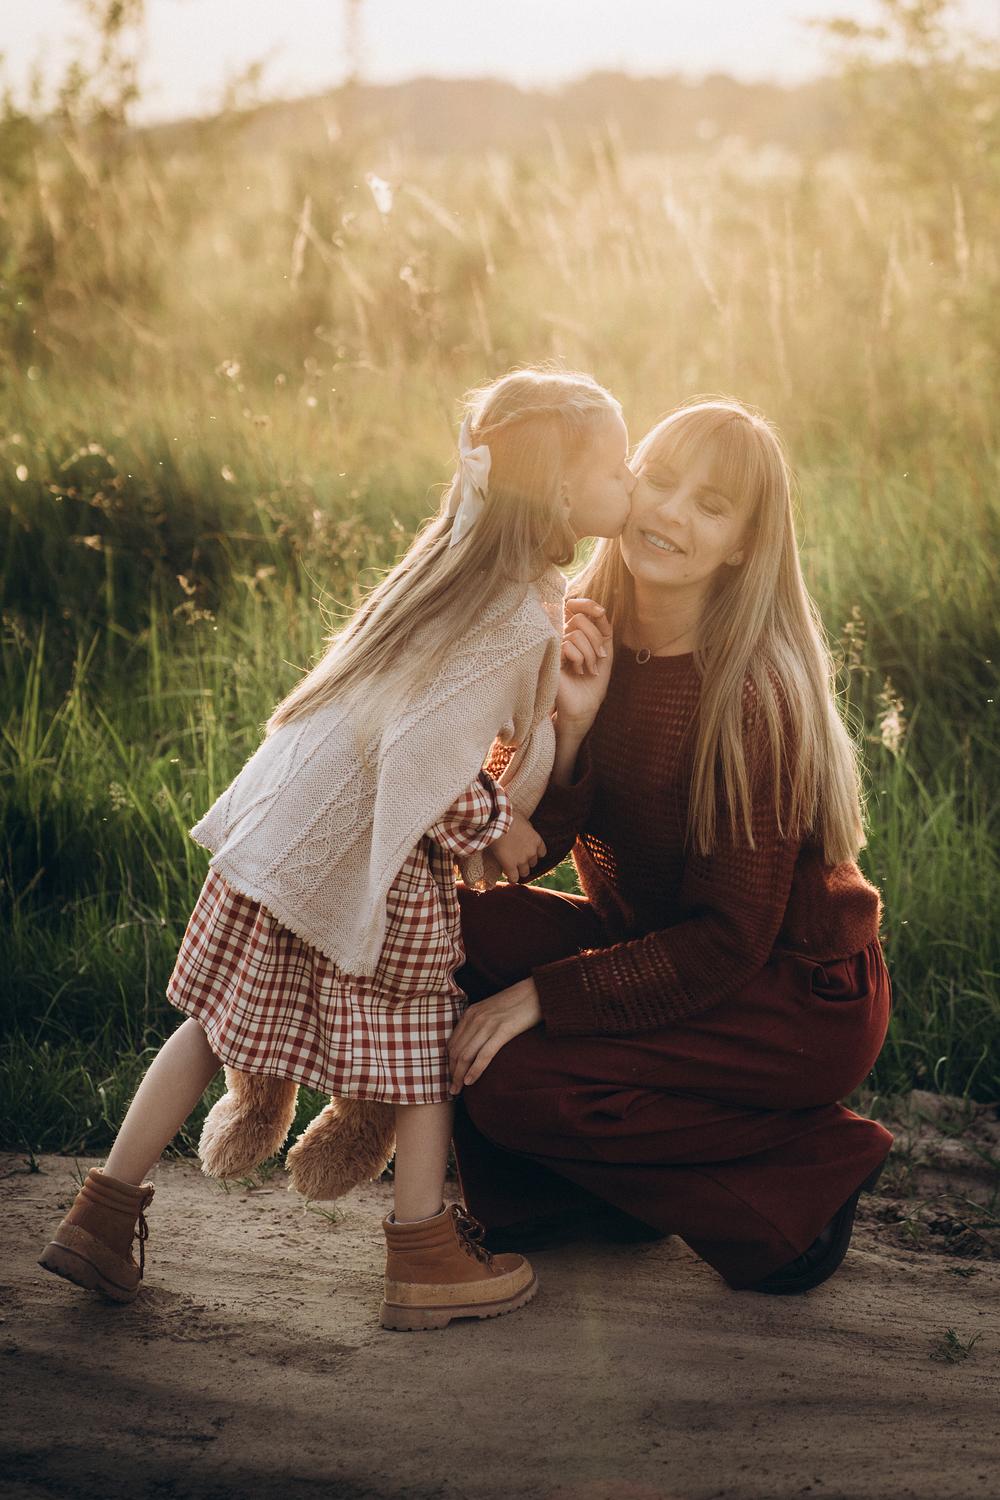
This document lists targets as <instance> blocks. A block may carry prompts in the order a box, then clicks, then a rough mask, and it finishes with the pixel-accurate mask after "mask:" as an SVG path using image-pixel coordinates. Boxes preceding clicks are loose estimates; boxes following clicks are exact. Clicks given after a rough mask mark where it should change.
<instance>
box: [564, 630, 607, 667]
mask: <svg viewBox="0 0 1000 1500" xmlns="http://www.w3.org/2000/svg"><path fill="white" fill-rule="evenodd" d="M577 618H579V617H577ZM583 625H584V626H585V627H586V628H583V627H580V628H574V629H572V630H569V631H567V633H566V635H565V636H563V650H564V651H566V650H567V649H568V648H570V647H571V648H572V649H573V650H574V651H575V652H576V653H577V654H578V656H579V658H580V660H581V661H582V663H583V666H584V668H585V669H586V670H587V671H588V672H590V673H595V672H597V671H598V670H599V665H598V661H599V658H603V657H605V656H607V654H608V648H607V647H606V646H605V644H604V638H603V636H601V635H600V634H599V633H598V632H597V631H596V630H594V627H593V625H592V624H591V622H590V621H589V620H585V621H584V622H583Z"/></svg>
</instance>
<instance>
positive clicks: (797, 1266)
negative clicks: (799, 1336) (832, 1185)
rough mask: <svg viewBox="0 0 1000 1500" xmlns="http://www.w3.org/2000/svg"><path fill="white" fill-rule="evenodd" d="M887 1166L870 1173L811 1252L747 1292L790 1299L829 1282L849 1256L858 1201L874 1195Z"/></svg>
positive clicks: (810, 1247) (882, 1165) (766, 1277)
mask: <svg viewBox="0 0 1000 1500" xmlns="http://www.w3.org/2000/svg"><path fill="white" fill-rule="evenodd" d="M884 1166H885V1161H881V1162H879V1164H878V1166H877V1167H876V1168H875V1170H874V1172H871V1173H869V1175H868V1176H867V1177H866V1178H865V1180H864V1182H863V1183H862V1184H861V1186H860V1187H859V1188H858V1190H857V1192H854V1193H852V1194H851V1196H850V1197H849V1198H848V1200H847V1202H846V1203H845V1204H844V1205H843V1207H842V1208H840V1209H838V1210H837V1212H836V1213H835V1214H834V1216H833V1218H832V1219H831V1220H830V1222H829V1224H828V1225H827V1226H826V1228H825V1229H823V1230H821V1232H820V1233H819V1234H818V1235H817V1236H816V1238H815V1239H814V1240H813V1242H812V1244H811V1245H810V1246H809V1249H808V1250H804V1251H803V1252H802V1254H801V1255H797V1256H796V1257H795V1259H794V1260H790V1261H789V1262H788V1264H787V1265H785V1266H781V1267H780V1268H779V1269H778V1270H777V1271H772V1272H771V1274H770V1276H765V1277H764V1280H763V1281H758V1282H757V1284H756V1286H752V1287H748V1288H747V1290H748V1291H751V1292H767V1293H769V1294H770V1295H772V1296H776V1297H788V1296H794V1295H795V1294H796V1293H798V1292H808V1291H810V1290H811V1289H812V1288H813V1287H814V1286H819V1284H820V1282H823V1281H826V1280H828V1278H829V1277H831V1276H832V1275H833V1273H834V1271H836V1270H837V1268H838V1267H839V1265H840V1263H841V1261H842V1260H843V1259H844V1256H845V1255H846V1254H847V1247H848V1245H849V1244H850V1243H851V1231H852V1230H853V1228H854V1214H855V1211H856V1209H857V1206H858V1199H859V1198H860V1197H861V1194H862V1193H870V1192H871V1190H872V1188H873V1187H874V1186H875V1184H876V1183H877V1182H878V1180H879V1177H880V1176H881V1175H882V1169H883V1167H884Z"/></svg>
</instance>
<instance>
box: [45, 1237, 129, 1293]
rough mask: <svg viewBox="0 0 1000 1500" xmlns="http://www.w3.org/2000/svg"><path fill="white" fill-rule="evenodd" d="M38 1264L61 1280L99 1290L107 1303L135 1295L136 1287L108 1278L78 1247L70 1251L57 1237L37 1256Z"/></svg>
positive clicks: (88, 1289) (94, 1290) (86, 1288)
mask: <svg viewBox="0 0 1000 1500" xmlns="http://www.w3.org/2000/svg"><path fill="white" fill-rule="evenodd" d="M38 1264H39V1265H40V1266H41V1267H42V1268H43V1269H44V1270H46V1271H51V1272H52V1274H53V1275H54V1276H61V1277H62V1278H63V1280H64V1281H71V1282H72V1283H73V1285H74V1286H81V1287H83V1288H84V1290H85V1291H88V1292H99V1293H100V1294H101V1296H102V1297H105V1298H107V1300H108V1301H109V1302H134V1301H135V1299H136V1297H137V1296H138V1294H139V1288H138V1286H134V1287H127V1286H122V1285H121V1284H120V1283H119V1282H117V1281H112V1280H110V1278H109V1277H107V1276H106V1275H105V1274H104V1272H103V1271H102V1270H101V1268H100V1266H98V1265H96V1264H95V1263H94V1262H93V1261H92V1260H88V1259H87V1257H86V1255H82V1254H81V1253H80V1252H79V1251H78V1250H71V1249H70V1247H69V1246H68V1245H60V1244H59V1241H58V1240H51V1241H50V1242H49V1244H47V1245H46V1247H45V1249H44V1250H43V1251H42V1254H41V1255H40V1256H39V1259H38Z"/></svg>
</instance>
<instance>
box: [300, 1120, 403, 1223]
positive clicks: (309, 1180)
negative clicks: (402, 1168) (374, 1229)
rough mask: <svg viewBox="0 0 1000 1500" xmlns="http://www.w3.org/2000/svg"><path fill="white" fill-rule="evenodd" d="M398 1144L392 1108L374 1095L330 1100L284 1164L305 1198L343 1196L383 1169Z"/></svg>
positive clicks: (380, 1173)
mask: <svg viewBox="0 0 1000 1500" xmlns="http://www.w3.org/2000/svg"><path fill="white" fill-rule="evenodd" d="M395 1149H396V1120H395V1111H394V1109H393V1106H392V1105H391V1104H382V1103H380V1102H379V1101H378V1100H374V1099H332V1100H331V1101H330V1103H329V1104H328V1105H327V1106H326V1108H325V1109H321V1110H320V1112H319V1114H318V1115H317V1116H316V1118H315V1119H314V1120H313V1121H312V1123H311V1124H310V1125H308V1126H307V1127H306V1129H305V1130H304V1131H303V1132H302V1134H301V1135H300V1136H299V1138H298V1140H297V1141H296V1143H295V1145H294V1146H293V1147H292V1149H291V1150H290V1151H289V1153H288V1157H287V1159H286V1165H287V1167H288V1171H289V1173H290V1174H291V1179H292V1181H291V1186H292V1187H293V1188H295V1190H296V1191H297V1192H299V1193H301V1194H302V1196H303V1197H304V1198H309V1199H323V1198H342V1197H343V1196H344V1194H345V1193H349V1192H350V1190H351V1188H354V1187H357V1186H358V1185H359V1184H360V1183H362V1182H371V1181H372V1180H373V1179H374V1178H376V1177H380V1176H381V1175H382V1173H383V1172H384V1171H385V1169H386V1167H387V1166H388V1164H389V1161H390V1160H391V1158H392V1154H393V1152H394V1151H395Z"/></svg>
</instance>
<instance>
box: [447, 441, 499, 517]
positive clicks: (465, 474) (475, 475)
mask: <svg viewBox="0 0 1000 1500" xmlns="http://www.w3.org/2000/svg"><path fill="white" fill-rule="evenodd" d="M471 433H472V423H471V421H470V420H469V418H468V417H466V419H465V421H464V422H463V423H462V428H461V431H460V432H459V434H458V484H457V485H456V486H455V489H454V492H453V494H452V499H451V507H450V509H449V514H450V515H451V516H452V517H453V519H452V523H451V539H450V541H449V542H448V546H449V547H454V546H457V544H458V543H459V542H460V541H461V540H462V538H463V537H464V536H466V535H467V534H468V533H469V532H470V531H471V530H472V528H473V526H475V524H476V522H477V521H478V520H479V517H480V516H481V515H482V512H483V503H484V501H485V499H486V486H487V485H488V484H489V480H490V456H491V455H490V450H489V448H488V447H487V446H486V444H485V443H480V444H479V446H478V447H477V448H473V447H472V446H471V443H470V441H469V439H470V436H471Z"/></svg>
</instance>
